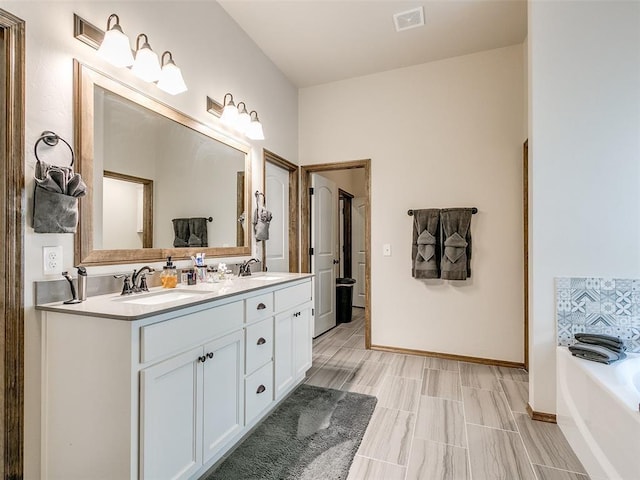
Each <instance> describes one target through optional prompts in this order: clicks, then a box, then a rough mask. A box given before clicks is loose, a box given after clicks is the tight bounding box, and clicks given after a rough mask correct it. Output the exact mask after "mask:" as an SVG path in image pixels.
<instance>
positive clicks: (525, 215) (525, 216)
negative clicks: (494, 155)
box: [522, 139, 529, 371]
mask: <svg viewBox="0 0 640 480" xmlns="http://www.w3.org/2000/svg"><path fill="white" fill-rule="evenodd" d="M522 228H523V270H524V369H525V370H527V371H529V139H526V140H525V141H524V143H523V144H522Z"/></svg>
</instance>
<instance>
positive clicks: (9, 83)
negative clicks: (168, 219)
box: [0, 9, 25, 479]
mask: <svg viewBox="0 0 640 480" xmlns="http://www.w3.org/2000/svg"><path fill="white" fill-rule="evenodd" d="M0 47H1V48H0V51H1V52H2V53H1V54H0V75H2V79H3V84H4V86H5V88H4V89H3V90H2V91H1V92H0V102H1V103H2V104H3V107H4V115H3V116H2V120H1V121H0V123H2V128H1V129H0V131H1V132H2V134H1V135H0V146H1V148H2V162H3V165H2V175H0V189H1V193H0V217H1V219H0V228H1V229H2V232H1V235H2V238H4V242H2V243H1V244H0V269H2V271H3V273H4V275H3V277H2V279H1V280H0V286H1V288H0V292H1V293H0V295H2V302H1V305H2V310H3V312H2V313H3V315H2V316H1V317H0V369H1V370H0V372H2V382H0V409H1V411H2V415H1V416H0V432H2V435H1V436H0V449H1V450H2V460H0V478H5V479H8V478H22V476H23V438H24V433H23V430H24V428H23V425H24V413H23V410H24V408H23V405H24V326H23V325H24V306H23V295H24V275H23V267H22V266H23V263H24V262H23V252H22V248H23V236H24V232H23V226H22V223H23V222H22V206H23V204H22V202H23V200H22V194H23V190H24V85H25V83H24V79H25V76H24V72H25V24H24V21H23V20H20V19H19V18H17V17H15V16H13V15H11V14H10V13H9V12H6V11H5V10H2V9H0Z"/></svg>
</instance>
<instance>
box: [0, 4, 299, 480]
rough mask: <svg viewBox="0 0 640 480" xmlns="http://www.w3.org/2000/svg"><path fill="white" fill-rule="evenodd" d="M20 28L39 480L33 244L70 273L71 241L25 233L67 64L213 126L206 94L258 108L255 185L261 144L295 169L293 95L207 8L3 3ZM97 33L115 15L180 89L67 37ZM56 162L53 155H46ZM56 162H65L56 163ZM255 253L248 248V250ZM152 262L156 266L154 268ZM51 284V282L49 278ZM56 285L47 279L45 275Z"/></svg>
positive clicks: (34, 455)
mask: <svg viewBox="0 0 640 480" xmlns="http://www.w3.org/2000/svg"><path fill="white" fill-rule="evenodd" d="M2 8H3V9H5V10H7V11H9V12H11V13H13V14H14V15H16V16H18V17H20V18H22V19H23V20H25V21H26V48H27V52H26V61H27V65H26V77H27V82H26V138H25V143H26V148H25V151H26V152H27V158H26V172H25V174H26V178H27V184H26V192H27V198H26V202H25V205H26V207H27V212H26V217H27V218H28V219H29V220H28V221H27V226H26V229H25V245H24V246H25V265H24V269H25V282H26V283H25V285H26V288H25V335H26V339H25V475H24V476H25V478H28V479H37V478H40V471H39V468H40V362H41V358H40V315H39V314H38V313H37V312H35V310H34V309H33V289H32V287H31V284H32V282H33V281H35V280H40V279H44V278H46V277H45V276H44V275H43V272H42V246H45V245H62V247H63V256H64V261H63V263H64V267H65V268H67V269H71V268H72V267H73V235H57V234H34V232H33V229H32V228H31V227H30V217H31V204H32V199H31V196H32V191H33V181H32V178H33V165H34V161H35V159H34V157H33V153H32V152H33V148H32V147H33V144H34V142H35V140H36V139H37V138H38V136H39V134H40V133H41V132H42V131H43V130H53V131H55V132H56V133H58V134H59V135H61V136H62V137H64V138H65V139H67V140H69V141H72V140H73V89H72V72H73V67H72V59H73V58H74V57H75V58H78V59H79V60H80V61H82V62H84V63H87V64H90V65H92V66H94V67H96V68H97V69H99V70H102V71H104V72H106V73H108V74H110V75H112V76H114V77H116V78H118V79H120V80H122V81H123V82H125V83H128V84H130V85H132V86H134V87H136V88H138V89H140V90H142V91H144V92H146V93H147V94H149V95H151V96H154V97H156V98H158V99H160V100H161V101H163V102H165V103H168V104H169V105H171V106H172V107H174V108H176V109H178V110H180V111H183V112H185V113H187V114H188V115H190V116H192V117H194V118H196V119H197V120H200V121H202V122H205V123H207V124H210V125H211V126H212V127H213V128H219V129H221V127H220V123H219V120H218V119H216V118H215V117H213V116H212V115H210V114H209V113H207V112H206V107H205V97H206V96H207V95H209V96H211V97H212V98H216V99H219V100H221V99H222V97H223V95H224V94H225V93H226V92H232V93H233V94H234V98H236V100H245V101H246V103H247V105H249V106H251V108H253V109H255V110H257V111H258V112H259V114H260V120H261V121H262V123H263V125H264V130H265V135H266V137H267V140H266V141H264V142H256V143H254V144H253V149H252V152H251V155H252V161H253V182H254V183H253V185H254V188H256V189H261V188H262V183H261V182H262V180H261V176H260V175H261V173H260V172H262V164H261V158H262V152H261V151H260V149H261V147H262V146H264V147H265V148H268V149H269V150H271V151H273V152H277V153H278V154H279V155H282V156H283V157H285V158H288V159H289V160H291V161H292V162H297V156H298V155H297V154H298V144H297V129H298V120H297V111H298V106H297V90H296V89H295V88H294V87H293V86H292V85H291V84H290V83H289V82H288V81H287V80H286V79H285V78H284V76H283V75H282V74H281V72H280V71H279V70H278V69H277V68H276V67H275V66H274V65H273V64H272V63H271V62H270V61H269V60H268V59H267V58H266V57H265V56H264V54H263V53H262V51H261V50H259V49H258V48H257V46H256V45H255V44H254V43H253V42H252V41H251V40H250V39H249V38H248V37H247V36H246V34H245V33H244V32H243V31H242V30H241V29H240V28H239V27H238V25H237V24H236V23H235V22H234V21H233V20H231V19H230V18H229V17H228V15H227V14H226V13H225V12H224V10H223V9H222V8H221V7H220V6H219V5H218V4H217V3H215V2H188V1H180V2H151V3H150V2H120V3H113V2H74V3H67V2H24V1H18V2H3V4H2ZM74 12H75V13H77V14H79V15H80V16H81V17H83V18H85V19H86V20H88V21H90V22H91V23H94V24H95V25H98V26H99V27H100V28H103V29H104V28H105V26H106V20H107V17H108V16H109V14H111V13H117V14H118V15H119V16H120V20H121V25H122V28H123V29H124V31H125V33H127V34H128V35H129V38H130V39H132V41H135V35H136V34H137V33H139V32H145V33H146V34H148V36H149V40H150V43H151V46H152V47H153V48H154V49H155V50H156V51H157V52H158V53H162V52H163V51H164V50H171V51H172V53H173V58H174V60H175V62H176V64H177V65H178V66H179V67H180V68H181V69H182V73H183V75H184V77H185V81H186V82H187V85H188V87H189V91H188V92H186V93H184V94H181V95H178V96H175V97H173V96H170V95H168V94H164V93H163V92H161V91H160V90H158V89H157V88H156V87H155V86H152V85H148V84H145V83H144V82H142V81H139V80H137V79H135V78H134V77H133V76H132V74H131V73H130V72H129V71H128V70H121V69H116V68H113V67H110V66H108V65H106V64H105V63H104V62H101V61H100V60H99V58H98V57H97V55H96V51H95V50H93V49H91V48H90V47H88V46H87V45H85V44H83V43H81V42H79V41H78V40H76V39H74V38H73V13H74ZM54 155H55V154H54ZM62 161H64V160H62ZM254 253H255V246H254ZM158 265H161V263H158ZM134 267H135V265H126V266H105V267H94V268H89V269H88V270H89V276H90V277H89V281H91V275H94V274H96V273H105V272H115V271H125V270H127V271H130V270H131V269H133V268H134ZM49 278H51V277H49ZM54 278H55V277H54Z"/></svg>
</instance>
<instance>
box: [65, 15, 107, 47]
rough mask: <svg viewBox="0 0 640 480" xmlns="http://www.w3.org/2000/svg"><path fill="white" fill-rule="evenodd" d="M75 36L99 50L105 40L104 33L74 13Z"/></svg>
mask: <svg viewBox="0 0 640 480" xmlns="http://www.w3.org/2000/svg"><path fill="white" fill-rule="evenodd" d="M73 36H74V37H75V38H77V39H78V40H80V41H81V42H82V43H85V44H87V45H89V46H90V47H91V48H95V49H96V50H97V49H98V48H100V44H101V43H102V40H103V39H104V31H103V30H101V29H99V28H98V27H96V26H95V25H93V24H92V23H89V22H87V21H86V20H85V19H84V18H82V17H80V16H78V15H76V14H75V13H74V14H73Z"/></svg>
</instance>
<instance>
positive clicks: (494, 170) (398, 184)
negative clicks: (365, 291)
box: [299, 45, 524, 362]
mask: <svg viewBox="0 0 640 480" xmlns="http://www.w3.org/2000/svg"><path fill="white" fill-rule="evenodd" d="M523 75H524V73H523V54H522V46H521V45H515V46H512V47H507V48H502V49H498V50H492V51H487V52H482V53H478V54H473V55H468V56H463V57H457V58H452V59H448V60H443V61H438V62H433V63H428V64H424V65H419V66H415V67H409V68H404V69H398V70H393V71H390V72H384V73H380V74H376V75H370V76H365V77H361V78H356V79H351V80H346V81H342V82H336V83H331V84H326V85H321V86H318V87H311V88H306V89H302V90H301V91H300V96H299V101H300V155H299V157H300V163H301V164H302V165H306V164H316V163H324V162H336V161H347V160H355V159H362V158H370V159H371V162H372V163H371V175H372V179H371V181H372V185H371V211H372V225H371V236H372V238H371V244H372V245H371V246H372V255H371V258H372V262H371V269H372V270H371V282H372V283H371V286H372V290H371V299H372V317H371V319H372V342H373V343H374V344H377V345H388V346H395V347H402V348H409V349H418V350H425V351H435V352H441V353H451V354H459V355H468V356H474V357H484V358H493V359H498V360H507V361H512V362H522V361H523V342H524V340H523V307H522V271H523V270H522V213H521V210H522V187H521V174H522V172H521V170H522V166H521V152H522V142H523V140H524V138H523V131H524V128H523V118H524V113H523V101H522V99H523V95H524V92H523ZM454 206H476V207H478V208H479V210H480V212H479V214H478V215H475V216H474V217H473V221H472V233H473V260H472V269H473V274H472V277H471V279H469V280H468V281H466V282H462V283H460V282H445V281H440V280H432V281H420V280H415V279H413V278H412V277H411V231H412V230H411V229H412V218H411V217H409V216H408V215H407V210H408V209H409V208H427V207H454ZM384 243H390V244H391V245H392V256H391V257H383V256H382V245H383V244H384ZM389 292H393V297H392V298H390V297H389Z"/></svg>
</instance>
